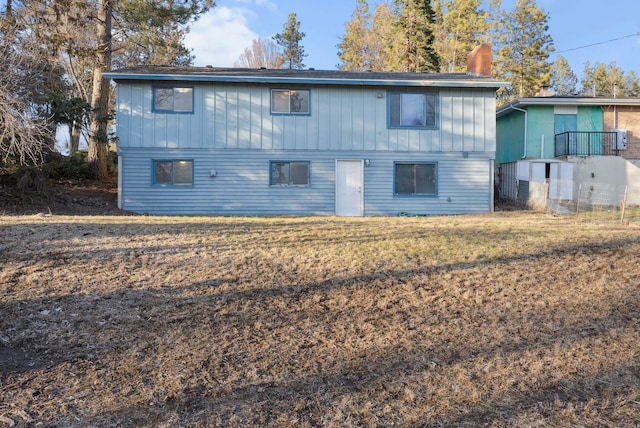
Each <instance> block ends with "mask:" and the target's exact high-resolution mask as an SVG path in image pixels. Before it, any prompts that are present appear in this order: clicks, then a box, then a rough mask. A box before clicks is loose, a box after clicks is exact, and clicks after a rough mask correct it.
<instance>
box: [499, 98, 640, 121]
mask: <svg viewBox="0 0 640 428" xmlns="http://www.w3.org/2000/svg"><path fill="white" fill-rule="evenodd" d="M556 105H560V106H613V105H618V106H625V105H626V106H630V105H631V106H640V98H608V97H607V98H598V97H530V98H520V99H517V100H514V101H511V102H510V103H507V104H505V105H503V106H501V107H499V108H498V109H497V110H496V115H497V116H498V117H500V116H503V115H505V114H506V113H507V112H509V111H511V110H513V108H526V107H528V106H556Z"/></svg>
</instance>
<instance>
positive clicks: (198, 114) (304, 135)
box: [116, 82, 496, 152]
mask: <svg viewBox="0 0 640 428" xmlns="http://www.w3.org/2000/svg"><path fill="white" fill-rule="evenodd" d="M184 85H186V86H193V87H194V112H193V113H192V114H171V113H155V112H153V109H152V102H153V99H152V98H153V95H152V94H153V90H152V85H150V84H148V83H147V84H144V83H124V82H123V83H120V84H119V85H118V89H117V90H118V105H117V117H116V118H117V134H118V147H119V148H122V149H127V148H138V147H144V148H163V149H177V148H181V149H256V150H342V151H344V150H346V151H369V150H376V151H378V150H380V151H408V152H450V151H459V152H462V151H466V152H494V151H495V132H496V131H495V93H494V90H491V89H466V88H441V89H434V91H437V93H438V100H439V104H438V115H439V117H438V127H437V129H433V130H415V129H388V128H387V91H386V90H385V89H384V88H379V87H375V88H374V87H326V86H319V87H313V86H312V87H308V86H304V87H303V86H295V85H279V86H270V87H267V86H260V85H238V84H193V85H192V84H189V83H187V84H184ZM278 87H280V88H292V89H309V90H310V111H311V113H310V114H309V115H273V114H271V112H270V94H271V88H278ZM379 94H381V95H382V97H380V98H379V96H380V95H379Z"/></svg>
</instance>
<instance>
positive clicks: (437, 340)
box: [0, 213, 640, 427]
mask: <svg viewBox="0 0 640 428" xmlns="http://www.w3.org/2000/svg"><path fill="white" fill-rule="evenodd" d="M0 254H1V260H0V268H1V272H0V315H1V316H0V426H3V424H4V425H5V426H10V425H11V424H15V426H45V427H46V426H131V425H135V426H167V427H168V426H211V425H219V426H278V427H280V426H281V427H287V426H296V427H305V426H307V427H311V426H327V427H333V426H335V427H338V426H339V427H342V426H390V425H399V426H474V425H480V426H519V427H521V426H580V425H586V426H612V427H613V426H616V427H617V426H633V425H637V423H638V421H639V420H640V345H639V343H640V328H639V327H640V325H639V323H640V266H639V265H640V263H639V260H640V230H639V229H638V228H634V227H631V226H622V225H617V224H613V225H612V224H609V225H601V224H583V223H579V222H575V221H574V220H573V219H563V218H556V217H551V216H546V215H535V214H522V213H502V214H500V213H496V214H492V215H484V216H454V217H431V218H430V217H422V218H409V217H401V218H364V219H362V218H358V219H343V218H324V217H313V218H188V217H181V218H166V217H64V216H50V217H46V216H16V217H9V216H5V217H0Z"/></svg>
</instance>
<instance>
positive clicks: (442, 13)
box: [433, 0, 489, 72]
mask: <svg viewBox="0 0 640 428" xmlns="http://www.w3.org/2000/svg"><path fill="white" fill-rule="evenodd" d="M480 5H481V1H480V0H436V1H435V2H434V6H433V9H434V12H435V16H436V26H435V30H434V33H435V35H436V50H437V51H438V54H439V55H440V58H441V59H442V67H441V71H444V72H463V71H465V70H466V66H467V55H468V54H469V52H471V51H472V50H473V49H474V48H475V47H476V46H478V45H480V44H481V43H483V42H487V41H488V38H487V37H488V36H487V31H488V29H489V21H488V18H489V15H488V13H487V12H486V11H483V10H481V9H480Z"/></svg>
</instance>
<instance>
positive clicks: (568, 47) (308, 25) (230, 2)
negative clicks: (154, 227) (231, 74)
mask: <svg viewBox="0 0 640 428" xmlns="http://www.w3.org/2000/svg"><path fill="white" fill-rule="evenodd" d="M379 2H380V0H370V1H369V6H370V7H371V9H373V6H374V5H375V4H377V3H379ZM514 3H515V0H503V1H502V6H503V8H505V9H510V8H512V7H513V4H514ZM355 4H356V2H355V0H324V1H322V2H317V1H312V0H218V1H217V6H216V7H215V8H214V9H213V10H212V11H211V12H209V13H208V14H207V15H205V16H203V17H202V18H201V19H200V21H198V22H197V23H196V24H195V25H194V26H193V28H192V30H191V33H190V34H189V35H188V37H187V40H186V43H187V46H188V47H190V48H192V49H193V53H194V54H195V55H196V61H195V65H213V66H216V67H226V66H232V65H233V62H234V61H235V60H237V59H238V57H239V56H240V55H241V54H242V52H243V51H244V49H245V48H246V47H249V46H250V45H251V40H252V39H256V38H258V37H262V38H270V37H272V36H274V35H275V34H276V33H279V32H281V31H282V26H283V24H284V23H285V22H286V21H287V16H288V14H289V13H290V12H295V13H296V14H297V18H298V21H300V29H301V31H303V32H304V33H306V36H305V38H304V39H302V42H301V44H302V46H303V47H304V49H305V52H306V53H307V54H308V56H307V58H306V59H305V65H306V66H307V67H314V68H316V69H325V70H330V69H334V68H336V66H337V64H338V63H339V60H338V57H337V47H336V45H337V44H338V43H340V39H341V37H342V36H343V35H344V29H345V23H346V22H347V21H349V20H350V19H351V14H352V13H353V10H354V9H355ZM536 4H537V5H538V7H540V8H542V9H544V10H545V11H546V12H547V13H548V14H549V33H550V34H551V36H552V37H553V40H554V46H555V48H556V51H557V52H558V53H559V54H561V55H562V56H564V57H565V58H566V59H567V60H568V61H569V64H570V66H571V68H572V69H573V71H574V72H575V73H576V74H577V75H578V76H580V75H581V74H582V70H583V69H584V64H585V62H586V61H590V62H591V64H592V65H593V64H594V63H596V62H601V63H604V64H607V65H608V64H610V63H612V62H615V63H616V65H617V66H618V67H620V68H622V69H623V70H624V71H630V70H634V71H635V72H636V74H638V75H640V36H639V35H636V34H638V33H640V1H638V0H608V1H607V2H603V1H602V0H538V1H537V2H536ZM629 36H630V37H629ZM614 39H619V40H616V41H611V40H614ZM603 42H606V43H603ZM587 45H593V46H590V47H588V48H582V47H583V46H587ZM577 48H580V49H577ZM553 58H555V54H554V55H552V56H551V59H553Z"/></svg>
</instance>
